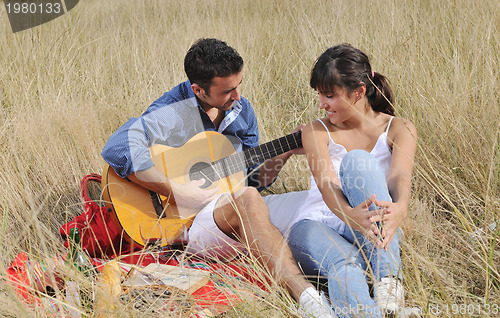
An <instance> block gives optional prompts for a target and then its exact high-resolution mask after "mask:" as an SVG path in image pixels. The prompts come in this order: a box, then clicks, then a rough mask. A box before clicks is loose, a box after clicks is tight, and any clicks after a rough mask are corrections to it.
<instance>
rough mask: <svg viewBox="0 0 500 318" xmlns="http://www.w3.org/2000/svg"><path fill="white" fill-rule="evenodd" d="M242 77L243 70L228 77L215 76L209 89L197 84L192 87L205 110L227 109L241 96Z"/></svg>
mask: <svg viewBox="0 0 500 318" xmlns="http://www.w3.org/2000/svg"><path fill="white" fill-rule="evenodd" d="M241 78H242V73H241V72H239V73H237V74H233V75H229V76H227V77H214V79H213V80H212V85H210V88H209V89H208V91H206V90H204V89H203V88H201V87H199V86H198V85H197V84H193V85H192V86H191V87H192V88H193V91H194V93H195V94H196V96H197V97H198V101H199V102H200V105H201V107H202V108H203V109H204V110H205V111H207V110H209V109H211V108H217V109H220V110H223V111H227V110H230V109H231V107H233V104H234V101H238V100H240V98H241V96H240V91H239V89H240V84H241Z"/></svg>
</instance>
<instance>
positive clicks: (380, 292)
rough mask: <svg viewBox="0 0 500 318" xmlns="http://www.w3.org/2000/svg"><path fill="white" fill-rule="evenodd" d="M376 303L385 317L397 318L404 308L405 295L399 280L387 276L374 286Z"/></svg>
mask: <svg viewBox="0 0 500 318" xmlns="http://www.w3.org/2000/svg"><path fill="white" fill-rule="evenodd" d="M374 296H375V302H376V303H377V306H378V308H380V310H381V311H382V313H383V314H384V315H391V316H394V317H396V316H397V315H398V312H399V310H400V309H402V308H404V302H405V295H404V290H403V284H402V283H401V282H400V281H399V279H397V278H395V277H392V276H387V277H383V278H382V279H381V280H380V281H379V282H376V283H375V285H374Z"/></svg>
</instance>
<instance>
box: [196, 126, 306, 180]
mask: <svg viewBox="0 0 500 318" xmlns="http://www.w3.org/2000/svg"><path fill="white" fill-rule="evenodd" d="M300 138H301V137H300V132H297V133H294V134H290V135H288V136H284V137H281V138H278V139H276V140H273V141H270V142H267V143H264V144H262V145H260V146H257V147H255V148H252V149H249V150H246V151H243V152H239V153H235V154H233V155H231V156H228V157H225V158H222V159H218V160H216V161H214V162H212V163H208V166H205V167H202V168H195V169H193V170H192V171H191V172H192V173H197V174H201V175H202V176H204V177H205V178H206V179H207V180H209V181H210V182H214V181H216V180H219V179H222V178H224V177H225V176H230V175H232V174H234V173H236V172H238V171H242V170H245V168H246V167H251V166H254V165H256V164H259V163H262V162H264V161H265V160H267V159H269V158H273V157H275V156H277V155H278V154H281V153H284V152H286V151H289V150H291V149H295V148H298V147H300V146H301V145H302V140H301V139H300ZM285 142H286V144H285ZM270 146H271V147H272V148H271V150H269V147H270ZM263 148H266V149H267V152H263ZM285 149H286V150H285Z"/></svg>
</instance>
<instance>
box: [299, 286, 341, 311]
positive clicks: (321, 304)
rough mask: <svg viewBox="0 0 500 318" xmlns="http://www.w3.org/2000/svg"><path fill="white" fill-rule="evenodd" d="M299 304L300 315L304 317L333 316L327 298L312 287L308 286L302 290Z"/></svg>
mask: <svg viewBox="0 0 500 318" xmlns="http://www.w3.org/2000/svg"><path fill="white" fill-rule="evenodd" d="M299 306H300V308H299V312H300V315H301V316H302V317H304V318H313V317H314V318H332V317H335V316H334V314H333V311H332V307H330V303H329V301H328V299H326V297H325V295H324V294H323V292H321V293H319V292H318V291H317V290H316V289H314V287H309V288H307V289H306V290H304V291H303V292H302V294H301V295H300V299H299Z"/></svg>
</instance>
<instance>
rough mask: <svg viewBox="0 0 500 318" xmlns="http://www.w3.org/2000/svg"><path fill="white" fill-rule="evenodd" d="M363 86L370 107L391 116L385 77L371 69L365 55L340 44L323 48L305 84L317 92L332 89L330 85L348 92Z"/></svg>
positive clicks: (390, 101)
mask: <svg viewBox="0 0 500 318" xmlns="http://www.w3.org/2000/svg"><path fill="white" fill-rule="evenodd" d="M361 82H362V83H364V84H365V85H366V97H367V98H368V103H369V104H370V106H371V107H372V109H373V110H374V111H376V112H382V113H386V114H389V115H392V116H394V107H393V106H392V103H393V99H394V97H393V93H392V89H391V87H390V86H389V80H388V79H387V78H386V77H385V76H384V75H382V74H380V73H377V72H372V68H371V66H370V61H369V60H368V56H367V55H366V54H365V53H363V52H362V51H360V50H358V49H356V48H354V47H352V46H351V45H350V44H340V45H336V46H333V47H331V48H329V49H327V50H326V51H325V52H324V53H323V54H321V56H320V57H319V58H318V59H317V60H316V62H315V64H314V68H313V69H312V71H311V80H310V82H309V84H310V85H311V87H312V88H313V89H315V90H318V91H320V92H334V91H335V90H334V87H335V86H337V87H344V88H346V89H347V90H348V91H349V94H350V93H352V92H353V91H354V90H355V89H356V88H358V87H359V86H360V83H361Z"/></svg>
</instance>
